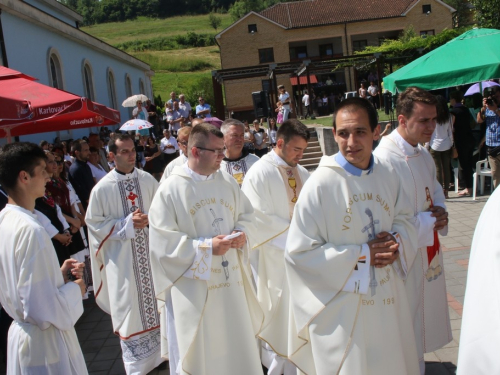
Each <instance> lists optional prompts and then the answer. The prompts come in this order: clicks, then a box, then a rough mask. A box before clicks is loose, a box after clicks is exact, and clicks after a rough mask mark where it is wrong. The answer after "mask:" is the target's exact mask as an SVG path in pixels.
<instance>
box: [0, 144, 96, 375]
mask: <svg viewBox="0 0 500 375" xmlns="http://www.w3.org/2000/svg"><path fill="white" fill-rule="evenodd" d="M46 159H47V158H46V156H45V153H44V152H43V150H42V149H41V148H40V147H38V146H37V145H35V144H33V143H14V144H10V145H7V146H6V147H5V149H4V150H3V151H2V152H0V184H1V185H2V188H3V189H5V191H6V193H7V194H8V204H7V206H6V207H5V208H4V209H3V210H2V212H1V213H0V238H1V239H2V240H1V241H0V303H1V305H2V306H3V308H4V309H5V311H6V312H7V313H8V314H9V315H10V316H11V317H12V318H13V319H14V322H13V323H12V324H11V326H10V329H9V341H8V360H7V374H9V375H21V374H47V375H60V374H70V375H84V374H87V367H86V366H85V360H84V358H83V354H82V351H81V349H80V344H79V343H78V338H77V336H76V332H75V329H74V325H75V323H76V321H77V320H78V318H80V316H81V315H82V313H83V305H82V295H83V294H84V293H85V283H84V282H83V280H82V279H81V277H82V275H83V267H84V264H83V263H77V262H76V261H75V260H74V259H67V260H66V261H65V262H64V263H63V265H62V267H61V268H59V262H58V260H57V256H56V252H55V250H54V246H53V245H52V242H51V240H50V237H49V235H48V233H47V231H46V230H45V229H44V228H43V226H42V225H41V223H40V222H39V221H38V218H37V215H36V213H35V212H34V210H35V200H36V199H37V198H40V197H43V196H44V195H45V184H46V183H47V182H48V181H49V177H48V174H47V171H46V170H45V167H46V165H45V161H46ZM71 274H73V276H75V277H76V278H77V279H76V280H75V281H71V280H70V277H69V276H70V275H71Z"/></svg>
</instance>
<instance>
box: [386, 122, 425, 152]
mask: <svg viewBox="0 0 500 375" xmlns="http://www.w3.org/2000/svg"><path fill="white" fill-rule="evenodd" d="M391 135H392V140H393V141H394V142H395V143H396V145H397V146H398V148H399V149H400V150H401V151H402V152H403V154H405V155H406V156H414V155H417V154H419V153H420V149H419V146H418V144H417V146H416V147H414V146H412V145H411V144H409V143H408V142H407V141H406V140H405V139H404V138H403V137H402V136H401V134H399V129H398V128H396V131H393V132H392V133H391Z"/></svg>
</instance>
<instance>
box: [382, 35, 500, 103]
mask: <svg viewBox="0 0 500 375" xmlns="http://www.w3.org/2000/svg"><path fill="white" fill-rule="evenodd" d="M492 78H500V30H496V29H472V30H469V31H467V32H466V33H463V34H462V35H460V36H458V37H456V38H455V39H452V40H450V41H449V42H448V43H446V44H444V45H442V46H441V47H439V48H436V49H435V50H433V51H431V52H429V53H427V54H425V55H424V56H422V57H420V58H418V59H417V60H415V61H412V62H411V63H409V64H408V65H405V66H404V67H402V68H401V69H399V70H397V71H396V72H394V73H392V74H390V75H388V76H387V77H385V78H384V89H387V90H389V91H390V92H392V93H393V94H395V93H396V92H397V91H404V90H405V89H406V88H407V87H409V86H417V87H420V88H422V89H426V90H435V89H440V88H444V87H452V86H457V85H465V84H467V83H474V82H479V81H484V80H488V79H492Z"/></svg>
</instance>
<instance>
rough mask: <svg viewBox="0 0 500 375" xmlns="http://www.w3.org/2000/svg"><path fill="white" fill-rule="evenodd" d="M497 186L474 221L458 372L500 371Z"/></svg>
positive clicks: (499, 200)
mask: <svg viewBox="0 0 500 375" xmlns="http://www.w3.org/2000/svg"><path fill="white" fill-rule="evenodd" d="M499 190H500V189H495V192H494V193H493V195H492V196H491V197H490V199H488V202H487V203H486V205H485V206H484V208H483V211H482V212H481V216H480V217H479V220H478V222H477V225H476V230H475V232H474V238H473V239H472V247H471V251H470V258H469V271H468V272H467V288H466V289H465V301H464V302H465V303H464V312H463V316H462V331H461V333H460V346H459V349H458V366H457V374H458V375H470V374H474V375H490V374H500V360H499V358H498V345H499V343H500V319H498V317H499V316H500V298H499V296H498V290H499V289H500V282H499V277H498V276H499V270H500V264H499V259H500V256H499V255H500V231H499V230H498V223H499V221H500V191H499Z"/></svg>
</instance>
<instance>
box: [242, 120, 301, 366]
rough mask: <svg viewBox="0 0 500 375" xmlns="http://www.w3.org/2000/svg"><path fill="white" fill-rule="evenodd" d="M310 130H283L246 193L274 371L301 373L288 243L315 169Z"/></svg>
mask: <svg viewBox="0 0 500 375" xmlns="http://www.w3.org/2000/svg"><path fill="white" fill-rule="evenodd" d="M309 138H310V134H309V130H308V129H307V126H305V125H304V124H302V123H301V122H300V121H298V120H296V119H289V120H287V121H285V122H284V123H283V124H282V125H281V126H280V128H279V130H278V134H277V144H276V148H274V149H273V150H272V151H271V152H270V153H268V154H266V155H264V156H263V157H262V158H261V159H260V160H259V161H258V162H257V163H255V165H254V166H253V168H252V169H251V170H250V171H249V172H248V174H247V175H246V177H245V180H244V182H243V186H242V191H243V192H244V193H245V195H246V196H247V197H248V199H249V200H250V202H251V203H252V205H253V208H254V210H255V212H256V217H255V220H256V222H257V230H256V236H257V237H256V239H255V241H256V243H255V245H254V247H253V249H252V254H251V260H252V268H253V270H254V272H255V275H256V277H255V279H256V284H257V297H258V299H259V302H260V304H261V307H262V310H263V312H264V316H265V320H264V324H263V328H262V331H261V332H259V338H260V339H261V340H263V344H262V349H261V350H262V363H263V364H264V366H266V367H267V368H268V374H269V375H281V374H285V375H288V374H295V373H296V369H295V366H293V365H292V364H291V363H290V362H289V361H287V360H286V359H287V357H288V326H289V312H290V303H289V290H288V283H287V281H286V275H285V243H286V238H287V236H288V227H289V226H290V220H291V218H292V214H293V209H294V207H295V202H297V198H298V197H299V194H300V191H301V189H302V186H303V184H304V183H305V182H306V180H307V179H308V178H309V172H308V171H307V170H306V169H305V168H304V167H302V166H300V165H299V164H298V163H299V161H300V159H301V158H302V156H303V154H304V151H305V149H306V148H307V142H308V141H309Z"/></svg>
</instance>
